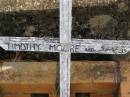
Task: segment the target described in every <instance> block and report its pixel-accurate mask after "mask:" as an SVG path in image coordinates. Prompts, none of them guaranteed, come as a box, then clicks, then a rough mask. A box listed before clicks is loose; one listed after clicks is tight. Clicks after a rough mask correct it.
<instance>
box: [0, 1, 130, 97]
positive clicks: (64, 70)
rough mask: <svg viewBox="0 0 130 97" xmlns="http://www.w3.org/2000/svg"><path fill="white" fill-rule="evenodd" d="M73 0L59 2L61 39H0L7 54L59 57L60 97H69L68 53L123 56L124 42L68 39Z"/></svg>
mask: <svg viewBox="0 0 130 97" xmlns="http://www.w3.org/2000/svg"><path fill="white" fill-rule="evenodd" d="M71 25H72V0H60V39H56V38H36V37H0V46H1V47H2V48H3V49H5V50H7V51H38V52H59V53H60V97H70V62H71V53H100V54H126V53H127V52H128V51H129V50H130V41H127V40H119V41H116V40H93V39H71Z"/></svg>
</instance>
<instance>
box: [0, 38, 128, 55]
mask: <svg viewBox="0 0 130 97" xmlns="http://www.w3.org/2000/svg"><path fill="white" fill-rule="evenodd" d="M0 47H2V48H3V49H5V50H7V51H41V52H65V54H66V53H67V52H71V53H101V54H126V53H127V52H129V51H130V41H129V40H93V39H72V42H70V43H68V44H67V43H60V41H59V39H57V38H35V37H0Z"/></svg>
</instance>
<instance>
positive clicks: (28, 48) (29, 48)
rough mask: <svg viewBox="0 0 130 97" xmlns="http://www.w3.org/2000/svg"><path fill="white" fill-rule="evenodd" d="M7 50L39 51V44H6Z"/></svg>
mask: <svg viewBox="0 0 130 97" xmlns="http://www.w3.org/2000/svg"><path fill="white" fill-rule="evenodd" d="M6 44H7V46H8V50H20V51H39V50H40V47H41V44H37V43H6Z"/></svg>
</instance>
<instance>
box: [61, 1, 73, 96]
mask: <svg viewBox="0 0 130 97" xmlns="http://www.w3.org/2000/svg"><path fill="white" fill-rule="evenodd" d="M71 25H72V0H60V43H66V44H69V43H70V42H71ZM70 61H71V54H70V52H60V97H70Z"/></svg>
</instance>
